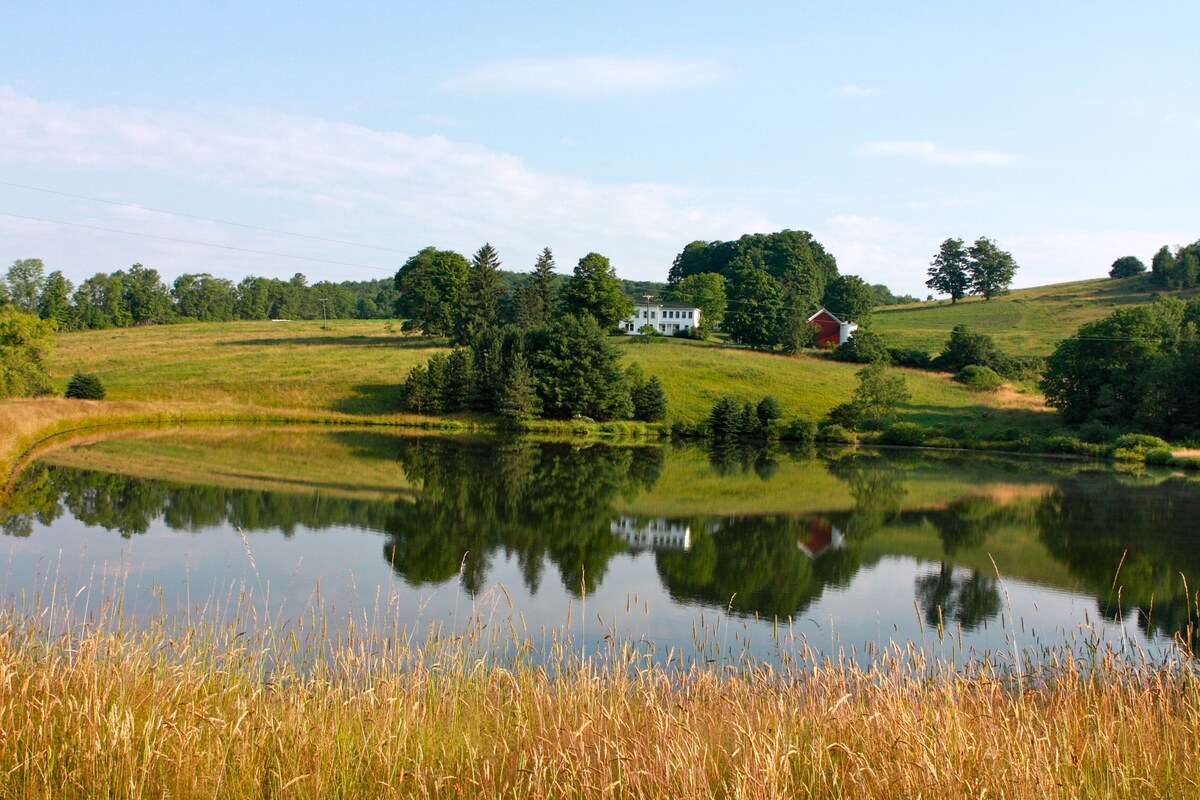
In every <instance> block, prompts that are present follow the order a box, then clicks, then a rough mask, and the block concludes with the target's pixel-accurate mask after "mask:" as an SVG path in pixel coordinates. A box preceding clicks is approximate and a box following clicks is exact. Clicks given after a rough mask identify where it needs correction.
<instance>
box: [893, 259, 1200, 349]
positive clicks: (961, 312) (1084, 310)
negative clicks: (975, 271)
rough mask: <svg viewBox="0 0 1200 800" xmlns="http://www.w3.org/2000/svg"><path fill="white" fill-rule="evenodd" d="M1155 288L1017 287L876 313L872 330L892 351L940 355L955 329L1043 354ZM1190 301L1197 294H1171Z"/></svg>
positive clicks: (1131, 283) (1135, 282) (1108, 282)
mask: <svg viewBox="0 0 1200 800" xmlns="http://www.w3.org/2000/svg"><path fill="white" fill-rule="evenodd" d="M1160 293H1161V290H1160V288H1159V287H1157V286H1155V285H1154V284H1152V283H1151V282H1150V279H1149V277H1147V276H1145V275H1142V276H1138V277H1135V278H1121V279H1117V280H1114V279H1111V278H1102V279H1096V280H1090V281H1077V282H1075V283H1060V284H1055V285H1052V286H1039V287H1036V288H1033V289H1018V290H1016V291H1014V292H1012V293H1011V294H1007V295H1001V296H999V297H995V298H993V299H992V300H984V299H982V298H979V297H971V298H966V299H964V300H960V301H958V303H956V304H953V305H951V303H950V301H949V300H942V301H939V302H936V303H919V304H917V305H910V306H895V307H891V308H883V309H877V310H876V311H875V314H874V316H873V317H872V327H874V328H875V329H876V330H877V331H878V332H879V333H880V335H882V336H883V337H884V340H885V341H887V343H888V345H889V346H892V347H914V348H921V349H924V350H927V351H929V352H931V353H938V352H940V351H941V349H942V346H943V345H944V344H945V343H946V339H948V338H949V336H950V331H951V330H952V329H953V328H954V326H955V325H966V326H968V327H969V328H971V329H972V330H973V331H976V332H978V333H986V334H989V335H991V336H993V337H995V339H996V341H997V342H998V343H999V344H1000V346H1001V348H1003V349H1004V350H1005V352H1008V353H1010V354H1011V355H1030V356H1047V355H1050V353H1051V352H1053V351H1054V346H1055V345H1056V344H1057V343H1058V342H1060V341H1062V340H1063V339H1065V338H1067V337H1068V336H1070V335H1071V334H1073V333H1075V331H1076V330H1078V329H1079V326H1080V325H1082V324H1084V323H1085V322H1092V321H1094V320H1097V319H1100V318H1102V317H1106V316H1108V315H1109V314H1111V313H1112V312H1113V311H1115V310H1116V309H1117V308H1120V307H1122V306H1129V305H1138V304H1141V303H1148V302H1152V301H1153V300H1154V298H1155V297H1156V296H1157V295H1158V294H1160ZM1171 294H1172V295H1174V296H1180V297H1185V298H1188V297H1193V296H1195V295H1196V294H1197V292H1196V291H1189V292H1172V293H1171Z"/></svg>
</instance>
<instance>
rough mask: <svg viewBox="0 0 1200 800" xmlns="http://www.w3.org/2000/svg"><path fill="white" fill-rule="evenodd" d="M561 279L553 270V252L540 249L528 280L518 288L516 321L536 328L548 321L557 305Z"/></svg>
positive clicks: (515, 306)
mask: <svg viewBox="0 0 1200 800" xmlns="http://www.w3.org/2000/svg"><path fill="white" fill-rule="evenodd" d="M561 282H562V281H561V280H560V278H559V275H558V273H557V272H555V271H554V254H553V253H552V252H550V248H549V247H547V248H545V249H543V250H542V252H541V254H540V255H539V256H538V258H537V263H535V264H534V266H533V272H532V273H530V275H529V282H528V283H527V284H525V285H524V286H522V287H521V288H519V289H518V290H517V292H516V299H515V300H514V303H513V305H514V316H515V318H516V323H517V325H518V326H520V327H522V328H526V329H529V328H537V327H540V326H542V325H545V324H546V323H547V322H549V321H550V315H551V314H552V313H553V311H554V309H555V308H556V307H557V306H558V287H559V284H560V283H561Z"/></svg>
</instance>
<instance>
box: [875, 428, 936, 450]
mask: <svg viewBox="0 0 1200 800" xmlns="http://www.w3.org/2000/svg"><path fill="white" fill-rule="evenodd" d="M879 441H880V442H881V443H882V444H889V445H893V446H895V447H920V446H921V445H923V444H924V443H925V429H924V428H922V427H921V426H920V425H918V424H917V423H915V422H897V423H896V424H894V425H892V426H890V427H889V428H887V429H886V430H885V431H884V432H883V436H881V437H880V439H879Z"/></svg>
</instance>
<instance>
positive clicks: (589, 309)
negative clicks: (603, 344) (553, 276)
mask: <svg viewBox="0 0 1200 800" xmlns="http://www.w3.org/2000/svg"><path fill="white" fill-rule="evenodd" d="M559 296H560V297H561V300H562V309H563V311H565V312H566V313H567V314H574V315H582V314H590V315H591V316H592V317H593V318H594V319H595V320H596V322H598V323H599V324H600V327H601V328H602V329H603V330H605V331H613V330H616V328H617V326H618V325H619V324H620V323H621V321H622V320H623V319H625V318H627V317H628V316H629V315H630V314H632V313H633V298H631V297H628V296H626V294H625V293H624V292H623V291H621V281H620V279H619V278H617V273H616V271H615V270H614V269H613V266H612V263H611V262H610V261H609V260H608V259H607V258H605V257H604V256H602V255H600V254H599V253H588V254H587V255H586V256H584V257H583V258H581V259H579V263H578V264H577V265H576V266H575V275H574V277H573V278H572V279H571V280H570V281H569V282H568V283H567V285H566V286H564V287H563V288H562V291H561V292H560V293H559Z"/></svg>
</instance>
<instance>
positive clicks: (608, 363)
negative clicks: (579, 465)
mask: <svg viewBox="0 0 1200 800" xmlns="http://www.w3.org/2000/svg"><path fill="white" fill-rule="evenodd" d="M620 359H621V356H620V353H619V352H618V351H617V349H616V347H615V346H614V345H613V344H612V343H611V342H610V341H609V339H608V336H607V335H606V333H605V332H604V331H603V330H601V328H600V326H599V324H598V323H597V322H596V320H595V319H594V318H592V316H591V315H590V314H587V315H584V316H583V317H576V316H574V315H571V314H566V315H563V316H561V317H559V318H558V319H556V320H554V321H553V322H551V323H550V325H548V326H547V327H545V328H542V329H539V330H537V331H534V332H533V333H532V335H531V343H530V364H531V366H532V368H533V371H534V374H535V376H536V381H537V386H538V396H539V397H541V399H542V404H543V408H544V410H545V413H546V414H547V415H549V416H553V417H573V416H585V417H591V418H593V419H600V420H608V419H628V418H629V416H630V415H631V414H632V413H633V403H632V401H631V400H630V396H629V386H628V384H627V383H626V381H625V372H624V371H623V370H622V369H621V366H620Z"/></svg>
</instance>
